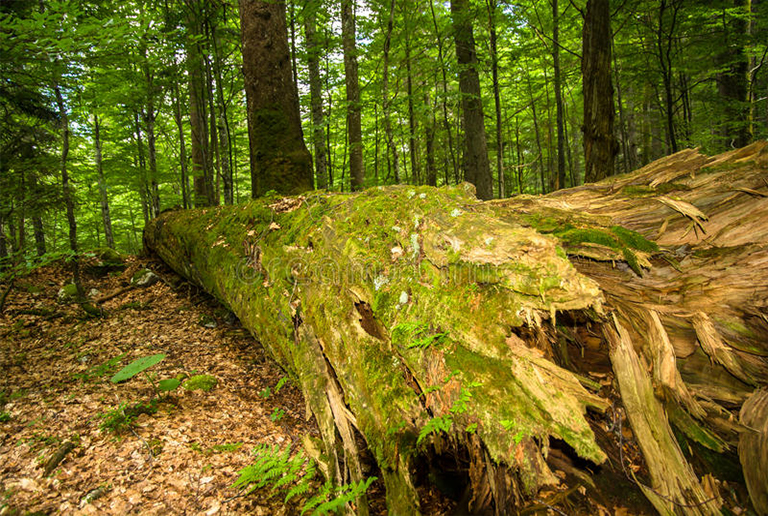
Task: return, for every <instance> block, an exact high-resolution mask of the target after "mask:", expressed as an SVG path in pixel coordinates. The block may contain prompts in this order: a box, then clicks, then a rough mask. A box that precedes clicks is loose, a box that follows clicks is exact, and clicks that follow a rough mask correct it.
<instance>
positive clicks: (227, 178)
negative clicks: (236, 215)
mask: <svg viewBox="0 0 768 516" xmlns="http://www.w3.org/2000/svg"><path fill="white" fill-rule="evenodd" d="M224 23H226V18H225V19H224ZM211 32H212V33H213V72H214V77H213V78H214V81H215V83H216V101H217V103H218V117H217V118H216V120H217V127H216V130H217V132H218V133H219V162H220V166H221V180H222V183H223V187H224V204H234V203H235V181H234V176H233V166H232V136H231V132H230V128H229V115H228V110H227V107H228V105H227V101H226V99H225V98H224V78H223V76H222V69H223V68H224V63H223V57H222V55H221V41H220V39H221V38H220V37H219V33H218V32H217V31H216V26H215V25H213V26H212V27H211Z"/></svg>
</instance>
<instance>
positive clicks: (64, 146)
mask: <svg viewBox="0 0 768 516" xmlns="http://www.w3.org/2000/svg"><path fill="white" fill-rule="evenodd" d="M53 91H54V94H55V95H56V107H57V108H58V111H59V124H60V125H61V159H60V161H59V164H60V167H61V168H60V170H61V191H62V198H63V199H64V206H65V207H66V210H67V224H68V226H69V249H70V250H71V251H72V253H73V256H72V260H71V263H72V281H73V282H74V284H75V286H76V287H77V291H78V293H79V294H80V295H82V294H83V286H82V283H81V282H80V261H79V259H78V256H77V253H78V247H77V220H76V219H75V199H74V197H75V194H74V192H73V189H72V186H71V185H70V184H69V170H68V168H67V167H68V166H69V161H68V160H69V135H70V129H69V114H68V113H67V107H66V105H65V104H64V96H63V95H62V94H61V87H60V86H59V85H58V84H54V87H53Z"/></svg>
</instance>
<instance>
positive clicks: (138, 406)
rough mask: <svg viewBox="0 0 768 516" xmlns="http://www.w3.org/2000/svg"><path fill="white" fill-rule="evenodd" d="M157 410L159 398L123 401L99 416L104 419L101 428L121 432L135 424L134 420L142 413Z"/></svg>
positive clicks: (153, 412) (151, 412)
mask: <svg viewBox="0 0 768 516" xmlns="http://www.w3.org/2000/svg"><path fill="white" fill-rule="evenodd" d="M156 412H157V399H156V398H153V399H152V400H150V401H148V402H139V403H133V404H129V403H127V402H123V403H121V404H120V405H118V406H117V407H115V408H114V409H112V410H108V411H107V412H104V413H103V414H99V415H98V416H97V417H98V418H100V419H101V420H102V421H101V423H99V429H100V430H101V431H102V432H109V433H113V434H121V433H124V432H126V431H127V430H128V429H129V428H131V427H132V426H133V423H134V421H135V420H136V418H137V417H139V416H140V415H141V414H150V415H151V414H155V413H156Z"/></svg>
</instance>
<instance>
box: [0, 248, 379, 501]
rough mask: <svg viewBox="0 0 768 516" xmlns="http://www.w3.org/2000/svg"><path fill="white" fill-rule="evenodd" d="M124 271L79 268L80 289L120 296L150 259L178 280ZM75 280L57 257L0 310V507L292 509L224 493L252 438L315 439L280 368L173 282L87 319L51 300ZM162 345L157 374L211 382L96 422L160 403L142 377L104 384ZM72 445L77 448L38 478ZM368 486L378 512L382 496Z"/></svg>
mask: <svg viewBox="0 0 768 516" xmlns="http://www.w3.org/2000/svg"><path fill="white" fill-rule="evenodd" d="M84 265H85V267H84V269H85V270H86V271H87V270H88V267H87V265H88V264H84ZM127 265H128V266H127V268H126V269H125V270H124V271H122V272H121V271H118V272H116V273H113V274H111V275H108V276H105V277H103V278H97V277H94V276H92V275H89V274H84V278H83V279H84V289H85V291H86V292H89V291H90V290H91V289H93V288H95V289H97V290H98V291H99V292H100V294H97V296H98V295H101V296H103V295H106V294H109V293H111V292H117V291H119V290H120V289H121V288H125V287H126V286H127V285H128V283H129V280H130V279H131V277H132V275H133V274H134V273H135V272H136V271H137V270H139V269H140V268H145V267H148V268H150V269H152V270H154V271H155V272H157V273H158V274H159V276H160V277H161V278H163V279H168V278H170V279H172V280H173V279H174V278H173V276H174V275H173V273H172V272H170V271H169V270H168V269H166V268H165V267H164V266H163V265H162V264H161V263H159V262H156V261H150V260H145V259H138V258H134V257H132V258H129V259H128V261H127ZM69 277H70V272H69V270H68V267H66V266H65V265H64V264H53V265H49V266H46V267H41V268H38V269H36V270H34V271H32V272H31V273H30V274H29V275H27V276H24V277H22V278H19V279H17V280H16V282H15V284H14V288H13V290H12V291H11V293H10V295H9V296H8V298H7V302H6V306H5V309H4V311H3V314H1V315H0V370H1V371H2V375H0V457H1V458H0V515H15V514H18V515H25V514H208V515H213V514H257V515H270V516H272V515H281V514H286V515H287V514H299V512H300V506H299V505H297V503H298V502H294V501H292V502H290V503H289V504H288V505H286V504H284V503H283V496H280V495H279V494H274V495H273V494H272V493H270V491H269V489H260V490H257V491H255V492H253V493H251V494H249V495H247V496H240V495H241V493H240V492H239V491H238V490H236V489H233V488H232V487H231V486H232V484H233V482H234V481H235V480H236V479H237V478H238V471H239V470H241V469H242V468H244V467H245V466H247V465H249V464H251V463H252V462H253V460H254V458H253V455H252V453H251V451H252V450H253V448H254V447H255V446H256V445H259V444H267V445H278V446H280V447H281V448H283V449H284V448H285V446H286V445H288V444H292V445H293V446H294V449H298V448H299V445H300V442H301V437H302V435H304V434H306V433H309V434H311V435H317V434H318V431H317V428H316V426H315V425H314V421H313V420H310V421H307V420H306V418H305V405H304V400H303V398H302V395H301V392H300V390H299V389H298V388H297V387H296V385H294V384H292V383H291V382H290V381H287V382H286V381H282V382H281V379H282V378H284V373H283V371H282V370H281V369H280V368H279V367H278V366H277V365H276V364H275V363H274V362H273V361H272V360H271V359H270V358H268V356H267V353H266V352H265V351H264V349H263V348H262V347H261V346H260V345H259V343H258V342H256V341H255V340H254V339H253V337H251V336H250V335H249V334H248V332H247V331H245V330H243V329H242V327H241V326H240V324H239V322H238V321H237V320H236V319H235V318H234V317H233V316H232V315H231V314H230V313H229V312H227V311H226V310H224V309H223V308H221V307H220V306H219V305H218V304H217V303H216V302H215V301H214V300H212V298H210V297H209V296H207V295H206V294H204V293H203V292H201V291H199V290H198V289H196V288H195V287H193V286H191V285H189V284H187V283H184V282H181V281H167V282H166V281H161V282H158V283H156V284H155V285H153V286H151V287H148V288H133V289H130V290H128V291H127V292H125V293H124V294H123V295H120V296H117V297H115V298H113V299H111V300H109V301H106V302H104V303H103V304H102V305H101V307H102V308H103V311H104V315H103V316H102V317H97V318H89V317H87V316H86V315H85V313H84V312H83V310H82V309H81V308H80V307H79V306H78V305H76V304H71V305H61V304H58V303H57V293H58V291H59V289H60V288H61V286H62V285H64V284H65V283H66V282H68V280H69ZM175 279H176V280H178V278H175ZM173 284H176V287H175V289H174V288H171V286H170V285H173ZM0 290H4V288H0ZM94 294H95V293H94ZM157 353H164V354H165V355H166V358H165V359H164V360H163V361H162V362H160V363H159V364H157V365H156V366H154V367H152V368H151V369H149V370H148V372H149V373H150V374H151V375H155V377H156V379H162V378H169V377H176V376H177V375H196V374H207V375H212V376H214V377H215V378H216V380H217V384H216V386H215V387H214V388H213V389H212V390H210V391H209V392H204V391H202V390H194V391H190V390H187V389H184V388H178V389H176V390H175V391H173V392H172V393H171V394H170V395H169V396H167V397H166V398H161V400H160V403H158V404H157V406H156V408H157V411H156V412H154V413H151V411H150V413H145V414H140V415H138V417H136V418H135V420H134V421H133V422H132V424H131V425H130V426H126V425H123V427H122V428H120V429H118V430H119V431H118V432H113V431H110V430H108V429H103V428H100V427H101V426H103V423H104V422H106V421H110V420H109V419H105V416H110V415H112V416H114V415H115V413H116V412H115V409H118V408H119V407H120V405H121V403H129V404H135V403H137V402H143V403H147V402H149V401H150V400H151V399H152V398H154V397H155V391H154V388H153V387H152V384H151V383H150V382H149V381H148V380H147V378H145V377H144V376H143V375H139V376H136V377H134V378H132V379H130V380H129V381H127V382H124V383H120V384H113V383H112V382H110V378H111V377H112V375H114V374H115V372H117V371H118V370H119V369H120V368H121V367H122V366H124V365H126V364H128V363H129V362H130V361H132V360H134V359H136V358H140V357H144V356H148V355H153V354H157ZM278 384H280V387H279V388H277V387H278ZM112 421H114V420H112ZM67 442H71V443H72V444H74V445H75V446H74V449H73V450H72V451H71V452H70V453H68V454H67V455H66V457H65V458H64V460H63V461H62V462H61V463H60V464H59V465H58V466H57V467H56V469H55V470H53V471H52V473H51V474H50V475H49V476H45V475H44V466H45V464H46V462H47V461H48V460H49V458H50V457H51V456H52V455H54V454H55V453H56V452H57V450H59V448H60V447H61V446H62V444H64V443H67ZM316 483H317V486H318V487H319V485H320V481H319V480H317V481H316ZM371 490H372V491H370V492H369V493H370V495H371V497H372V498H373V501H374V503H373V507H374V508H375V507H377V506H378V507H379V511H378V513H380V514H381V513H382V511H383V507H384V501H383V492H382V491H381V488H378V489H377V488H376V485H374V486H372V487H371ZM377 491H378V494H377ZM377 498H378V500H377ZM374 512H376V511H375V510H374Z"/></svg>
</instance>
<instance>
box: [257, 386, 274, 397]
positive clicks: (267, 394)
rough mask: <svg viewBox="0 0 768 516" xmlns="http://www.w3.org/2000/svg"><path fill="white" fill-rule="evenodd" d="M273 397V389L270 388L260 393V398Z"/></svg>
mask: <svg viewBox="0 0 768 516" xmlns="http://www.w3.org/2000/svg"><path fill="white" fill-rule="evenodd" d="M271 395H272V389H270V388H269V387H264V388H263V389H261V390H260V391H259V396H260V397H262V398H264V399H267V398H269V397H270V396H271Z"/></svg>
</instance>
